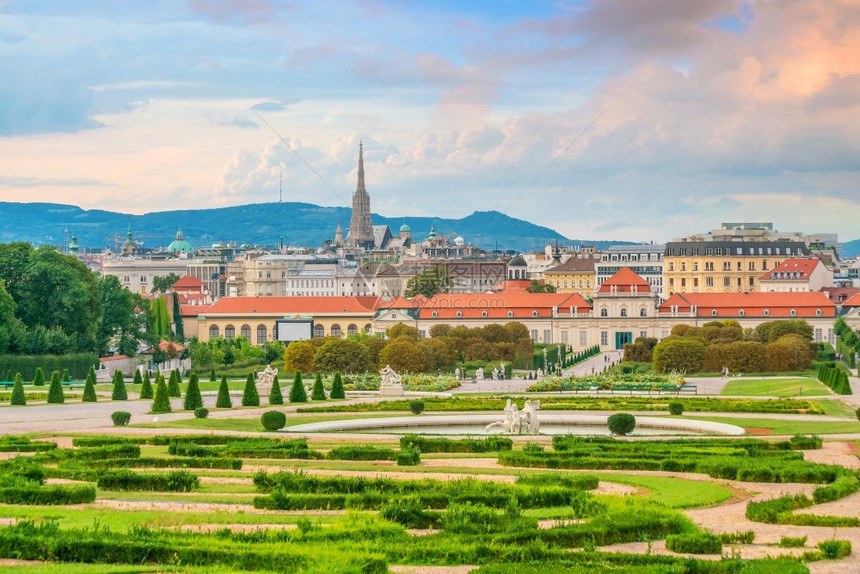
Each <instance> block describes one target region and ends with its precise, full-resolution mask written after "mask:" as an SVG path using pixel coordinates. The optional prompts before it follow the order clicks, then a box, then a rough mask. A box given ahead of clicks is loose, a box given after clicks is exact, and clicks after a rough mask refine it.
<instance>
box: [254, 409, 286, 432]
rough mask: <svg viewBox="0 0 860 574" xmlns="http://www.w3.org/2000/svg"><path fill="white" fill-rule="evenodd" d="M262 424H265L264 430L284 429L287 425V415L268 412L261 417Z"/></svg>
mask: <svg viewBox="0 0 860 574" xmlns="http://www.w3.org/2000/svg"><path fill="white" fill-rule="evenodd" d="M260 422H261V423H263V428H264V429H266V430H269V431H276V430H279V429H282V428H284V427H285V426H286V424H287V415H285V414H284V413H282V412H281V411H266V412H264V413H263V416H261V417H260Z"/></svg>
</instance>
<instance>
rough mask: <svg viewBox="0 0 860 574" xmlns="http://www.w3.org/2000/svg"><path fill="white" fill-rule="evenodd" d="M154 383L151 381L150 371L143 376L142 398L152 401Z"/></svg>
mask: <svg viewBox="0 0 860 574" xmlns="http://www.w3.org/2000/svg"><path fill="white" fill-rule="evenodd" d="M153 394H154V393H153V390H152V382H151V381H150V380H149V370H147V371H146V372H144V374H143V382H142V383H141V384H140V398H142V399H151V398H152V397H153Z"/></svg>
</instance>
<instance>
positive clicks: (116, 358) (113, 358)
mask: <svg viewBox="0 0 860 574" xmlns="http://www.w3.org/2000/svg"><path fill="white" fill-rule="evenodd" d="M123 359H128V356H127V355H113V356H111V357H102V358H100V359H99V361H101V362H102V363H108V362H110V361H122V360H123Z"/></svg>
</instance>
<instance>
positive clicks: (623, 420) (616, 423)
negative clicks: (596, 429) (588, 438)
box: [606, 413, 636, 436]
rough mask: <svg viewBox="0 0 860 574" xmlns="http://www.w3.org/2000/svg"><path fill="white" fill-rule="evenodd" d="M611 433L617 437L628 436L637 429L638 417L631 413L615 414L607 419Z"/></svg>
mask: <svg viewBox="0 0 860 574" xmlns="http://www.w3.org/2000/svg"><path fill="white" fill-rule="evenodd" d="M606 426H607V427H608V428H609V432H611V433H612V434H617V435H622V436H623V435H628V434H630V433H632V432H633V429H635V428H636V417H634V416H633V415H631V414H629V413H615V414H614V415H611V416H610V417H609V418H608V419H606Z"/></svg>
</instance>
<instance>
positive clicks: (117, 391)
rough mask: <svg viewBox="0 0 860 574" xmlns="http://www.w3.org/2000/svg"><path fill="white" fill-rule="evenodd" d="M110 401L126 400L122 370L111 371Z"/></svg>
mask: <svg viewBox="0 0 860 574" xmlns="http://www.w3.org/2000/svg"><path fill="white" fill-rule="evenodd" d="M110 398H111V400H112V401H127V400H128V391H126V389H125V378H124V377H123V376H122V371H120V370H116V371H114V373H113V392H112V393H111V397H110Z"/></svg>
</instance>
